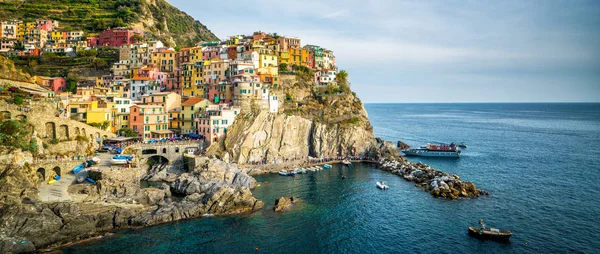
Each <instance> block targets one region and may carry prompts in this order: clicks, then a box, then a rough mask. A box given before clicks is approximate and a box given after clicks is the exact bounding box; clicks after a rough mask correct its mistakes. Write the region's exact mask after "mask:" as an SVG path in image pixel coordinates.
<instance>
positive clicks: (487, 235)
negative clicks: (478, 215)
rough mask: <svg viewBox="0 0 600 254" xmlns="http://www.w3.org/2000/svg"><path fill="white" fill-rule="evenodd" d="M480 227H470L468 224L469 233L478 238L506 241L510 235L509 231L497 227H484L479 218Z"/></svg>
mask: <svg viewBox="0 0 600 254" xmlns="http://www.w3.org/2000/svg"><path fill="white" fill-rule="evenodd" d="M479 225H480V227H478V228H477V227H471V226H469V229H468V230H469V235H470V236H473V237H475V238H479V239H485V240H494V241H501V242H507V241H509V240H510V237H511V236H512V232H510V231H500V230H499V229H497V228H489V229H488V228H486V227H485V223H483V220H479Z"/></svg>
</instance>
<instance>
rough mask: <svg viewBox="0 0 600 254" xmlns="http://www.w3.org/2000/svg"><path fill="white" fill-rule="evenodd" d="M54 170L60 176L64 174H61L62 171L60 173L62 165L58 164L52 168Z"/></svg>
mask: <svg viewBox="0 0 600 254" xmlns="http://www.w3.org/2000/svg"><path fill="white" fill-rule="evenodd" d="M52 171H54V173H55V174H56V175H58V176H62V175H61V173H60V171H61V170H60V167H58V166H56V167H54V168H53V169H52Z"/></svg>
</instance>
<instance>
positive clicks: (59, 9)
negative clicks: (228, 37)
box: [0, 0, 217, 47]
mask: <svg viewBox="0 0 600 254" xmlns="http://www.w3.org/2000/svg"><path fill="white" fill-rule="evenodd" d="M0 17H1V19H20V20H24V21H34V20H36V19H53V20H58V21H59V22H60V27H61V29H66V30H71V29H73V30H75V29H82V30H84V31H86V32H88V33H91V34H93V33H98V32H100V31H102V30H105V29H106V28H108V27H118V26H129V27H138V28H144V29H145V30H146V31H147V34H148V36H149V37H152V38H155V39H160V40H162V41H163V42H165V43H166V44H168V45H169V46H173V47H174V46H189V45H192V44H193V43H196V42H198V41H201V40H204V41H213V40H217V37H216V36H215V35H214V34H213V33H212V32H211V31H210V30H208V28H206V26H204V25H203V24H202V23H200V22H199V21H197V20H194V19H193V18H192V17H191V16H189V15H187V14H186V13H185V12H182V11H180V10H179V9H177V8H175V7H173V6H172V5H171V4H169V3H167V2H166V1H165V0H52V1H48V0H0Z"/></svg>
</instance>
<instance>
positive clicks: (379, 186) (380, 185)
mask: <svg viewBox="0 0 600 254" xmlns="http://www.w3.org/2000/svg"><path fill="white" fill-rule="evenodd" d="M377 188H379V189H382V190H387V189H389V188H390V186H388V185H387V184H385V182H377Z"/></svg>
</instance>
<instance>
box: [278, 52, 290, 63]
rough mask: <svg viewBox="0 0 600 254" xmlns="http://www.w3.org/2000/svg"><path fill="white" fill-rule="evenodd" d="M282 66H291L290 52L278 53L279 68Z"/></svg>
mask: <svg viewBox="0 0 600 254" xmlns="http://www.w3.org/2000/svg"><path fill="white" fill-rule="evenodd" d="M281 64H287V65H291V64H290V52H289V51H287V50H286V51H279V52H277V66H279V65H281ZM288 67H289V66H288Z"/></svg>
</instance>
